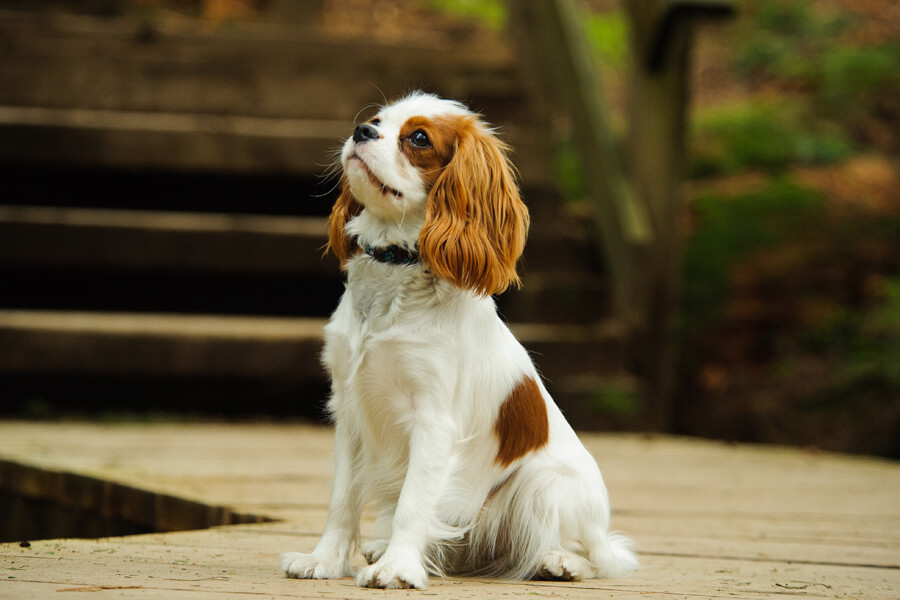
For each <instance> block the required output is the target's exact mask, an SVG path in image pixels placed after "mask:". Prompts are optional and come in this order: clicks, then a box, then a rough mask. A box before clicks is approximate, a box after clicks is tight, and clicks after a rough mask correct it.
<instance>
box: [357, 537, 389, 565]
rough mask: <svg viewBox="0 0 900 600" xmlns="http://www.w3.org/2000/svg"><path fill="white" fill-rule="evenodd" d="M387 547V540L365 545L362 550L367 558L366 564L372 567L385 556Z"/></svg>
mask: <svg viewBox="0 0 900 600" xmlns="http://www.w3.org/2000/svg"><path fill="white" fill-rule="evenodd" d="M387 547H388V542H387V540H374V541H371V542H366V543H364V544H363V545H362V548H361V550H362V554H363V556H365V557H366V562H367V563H368V564H370V565H374V564H375V563H377V562H378V560H379V559H380V558H381V557H382V556H384V551H385V550H387Z"/></svg>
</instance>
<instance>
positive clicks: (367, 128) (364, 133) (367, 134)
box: [353, 123, 379, 144]
mask: <svg viewBox="0 0 900 600" xmlns="http://www.w3.org/2000/svg"><path fill="white" fill-rule="evenodd" d="M378 137H379V136H378V130H377V129H375V128H374V127H372V126H371V125H369V124H368V123H363V124H362V125H360V126H359V127H357V128H356V129H354V130H353V141H354V142H356V143H357V144H358V143H360V142H364V141H366V140H377V139H378Z"/></svg>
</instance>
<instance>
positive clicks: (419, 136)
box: [409, 129, 431, 148]
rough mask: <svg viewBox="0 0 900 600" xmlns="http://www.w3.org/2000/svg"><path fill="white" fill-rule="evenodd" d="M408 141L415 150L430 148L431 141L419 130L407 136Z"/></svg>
mask: <svg viewBox="0 0 900 600" xmlns="http://www.w3.org/2000/svg"><path fill="white" fill-rule="evenodd" d="M409 141H410V142H411V143H412V145H413V146H415V147H416V148H429V147H431V140H429V139H428V135H427V134H426V133H425V132H424V131H422V130H421V129H420V130H418V131H414V132H412V133H411V134H410V136H409Z"/></svg>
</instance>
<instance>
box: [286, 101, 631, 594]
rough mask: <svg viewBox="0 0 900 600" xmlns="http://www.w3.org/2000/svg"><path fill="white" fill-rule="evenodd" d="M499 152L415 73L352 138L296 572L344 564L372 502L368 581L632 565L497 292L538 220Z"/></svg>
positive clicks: (338, 568)
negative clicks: (318, 504) (502, 313)
mask: <svg viewBox="0 0 900 600" xmlns="http://www.w3.org/2000/svg"><path fill="white" fill-rule="evenodd" d="M508 153H509V148H508V147H507V146H506V145H505V144H504V143H503V142H501V141H500V140H499V139H498V137H497V135H496V133H495V131H494V130H493V129H492V128H491V127H490V126H489V125H487V124H486V123H485V122H484V121H483V120H482V119H481V117H480V116H479V115H478V114H475V113H474V112H472V111H470V110H469V109H468V108H466V107H465V106H464V105H462V104H460V103H458V102H455V101H451V100H445V99H441V98H438V97H436V96H433V95H430V94H425V93H421V92H416V93H413V94H411V95H409V96H406V97H404V98H402V99H401V100H399V101H397V102H395V103H393V104H390V105H387V106H384V107H383V108H381V110H380V111H379V112H378V114H377V115H376V116H375V117H374V118H372V119H371V120H369V121H368V122H366V123H363V124H361V125H359V126H358V127H356V128H355V130H354V131H353V135H352V136H351V137H350V138H349V139H347V141H346V143H344V145H343V147H342V151H341V166H342V168H343V177H342V180H341V194H340V197H339V198H338V200H337V201H336V203H335V205H334V207H333V210H332V212H331V215H330V217H329V223H328V229H329V241H328V245H327V247H326V251H328V250H330V251H331V252H333V253H334V254H335V255H336V256H337V258H338V259H340V262H341V265H342V269H343V270H344V271H346V277H347V283H346V289H345V292H344V294H343V296H342V297H341V300H340V303H339V305H338V307H337V309H336V310H335V312H334V314H333V315H332V317H331V319H330V320H329V322H328V324H327V325H326V327H325V331H324V337H325V345H324V350H323V354H322V359H323V363H324V365H325V366H326V368H327V370H328V372H329V374H330V376H331V382H332V394H331V397H330V399H329V401H328V410H329V413H330V415H331V417H332V418H333V420H334V428H335V448H334V459H335V472H334V483H333V489H332V495H331V501H330V507H329V513H328V519H327V523H326V525H325V531H324V533H323V535H322V537H321V539H320V540H319V542H318V543H317V544H316V546H315V548H314V549H313V551H312V552H311V553H309V554H301V553H297V552H289V553H285V554H283V555H282V557H281V568H282V570H283V571H284V572H285V573H286V575H287V576H288V577H296V578H315V579H331V578H341V577H348V576H353V575H354V569H353V567H352V566H351V557H353V555H354V554H355V552H356V551H357V549H359V548H360V515H361V512H362V510H363V507H364V506H365V505H367V504H368V503H369V502H374V503H375V504H376V507H377V510H378V514H377V518H376V521H375V525H374V540H373V541H369V542H366V543H363V544H362V546H361V550H362V553H363V555H364V556H365V559H366V561H367V562H368V563H369V564H368V566H366V567H363V568H362V569H361V570H359V572H357V573H355V576H356V583H357V584H358V585H360V586H365V587H372V588H425V587H426V586H427V582H428V572H429V571H430V572H432V573H434V574H438V575H442V576H445V575H475V576H490V577H504V578H513V579H528V578H544V579H553V580H578V579H582V578H594V577H615V576H619V575H623V574H625V573H628V572H629V571H632V570H633V569H635V568H636V567H637V565H638V562H637V559H636V557H635V555H634V553H633V551H632V549H631V542H630V540H629V539H628V538H627V537H625V536H624V535H621V534H618V533H611V532H610V531H609V514H610V506H609V499H608V495H607V490H606V487H605V484H604V482H603V478H602V476H601V474H600V470H599V468H598V467H597V464H596V462H595V461H594V459H593V457H592V456H591V455H590V454H589V453H588V451H587V450H586V449H585V448H584V446H583V445H582V444H581V442H580V441H579V439H578V437H577V436H576V434H575V432H574V431H573V430H572V428H571V426H570V425H569V424H568V423H567V422H566V420H565V418H564V417H563V415H562V413H561V412H560V410H559V408H558V407H557V406H556V404H555V403H554V402H553V400H552V398H551V397H550V395H549V394H548V392H547V390H546V389H545V387H544V385H543V383H542V381H541V377H540V376H539V375H538V372H537V370H536V368H535V366H534V364H533V363H532V361H531V358H530V356H529V354H528V352H527V351H526V350H525V349H524V348H523V347H522V345H521V344H520V343H519V342H518V340H516V338H515V337H514V336H513V334H512V333H511V332H510V330H509V328H508V327H507V325H506V324H505V323H504V322H503V320H502V319H501V318H500V317H499V316H498V314H497V309H496V305H495V303H494V300H493V298H492V297H491V296H492V295H493V294H497V293H500V292H502V291H504V290H506V289H507V288H508V287H509V286H518V285H519V283H520V280H519V276H518V275H517V271H516V263H517V261H518V259H519V257H520V255H521V254H522V251H523V248H524V245H525V239H526V236H527V232H528V227H529V215H528V210H527V208H526V207H525V204H524V203H523V202H522V200H521V199H520V195H519V190H518V185H517V182H516V173H515V170H514V168H513V166H512V165H511V163H510V161H509V158H508Z"/></svg>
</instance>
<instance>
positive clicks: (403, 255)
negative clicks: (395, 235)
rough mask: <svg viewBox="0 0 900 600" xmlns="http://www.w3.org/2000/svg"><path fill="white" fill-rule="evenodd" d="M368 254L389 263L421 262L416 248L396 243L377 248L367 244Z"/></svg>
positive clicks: (379, 260) (365, 247)
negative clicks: (408, 248) (404, 246)
mask: <svg viewBox="0 0 900 600" xmlns="http://www.w3.org/2000/svg"><path fill="white" fill-rule="evenodd" d="M363 250H365V251H366V254H368V255H369V256H371V257H372V258H374V259H375V260H377V261H378V262H382V263H386V264H389V265H414V264H416V263H417V262H419V253H418V251H416V250H407V249H406V248H402V247H400V246H397V245H395V244H392V245H390V246H388V247H387V248H375V247H373V246H370V245H369V244H366V245H365V246H363Z"/></svg>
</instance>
